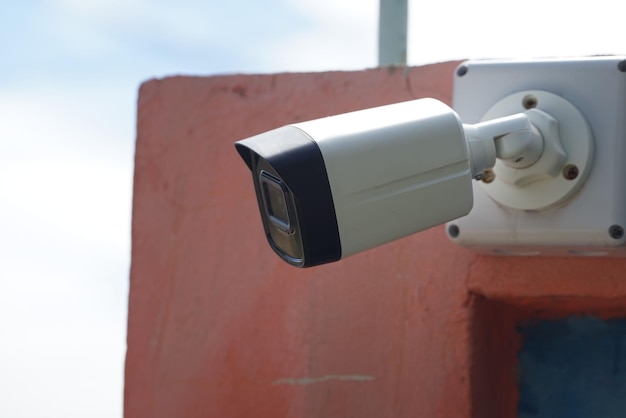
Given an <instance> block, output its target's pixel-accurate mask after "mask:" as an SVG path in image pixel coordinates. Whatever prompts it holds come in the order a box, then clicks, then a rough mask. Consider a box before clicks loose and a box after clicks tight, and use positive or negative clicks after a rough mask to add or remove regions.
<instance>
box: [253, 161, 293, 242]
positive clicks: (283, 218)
mask: <svg viewBox="0 0 626 418" xmlns="http://www.w3.org/2000/svg"><path fill="white" fill-rule="evenodd" d="M260 180H261V191H262V194H263V203H264V205H265V211H266V212H267V215H268V216H269V219H270V221H271V222H272V223H273V224H274V225H276V226H277V227H278V228H279V229H281V230H282V231H283V232H286V233H291V232H292V228H291V225H290V222H289V211H288V209H287V201H286V199H285V194H286V193H287V192H288V191H287V188H286V186H285V184H284V183H283V182H282V181H281V180H280V179H277V178H276V177H274V176H272V175H271V174H269V173H268V172H267V171H261V175H260Z"/></svg>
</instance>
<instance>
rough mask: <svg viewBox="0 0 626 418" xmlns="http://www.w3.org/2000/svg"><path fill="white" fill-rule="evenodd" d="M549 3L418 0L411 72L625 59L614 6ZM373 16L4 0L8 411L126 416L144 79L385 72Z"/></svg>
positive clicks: (361, 0)
mask: <svg viewBox="0 0 626 418" xmlns="http://www.w3.org/2000/svg"><path fill="white" fill-rule="evenodd" d="M546 3H547V2H544V1H538V0H528V1H526V2H524V3H516V4H515V6H513V5H510V4H506V6H503V4H504V3H502V2H496V1H491V0H478V1H475V2H461V1H450V2H431V4H424V3H423V2H419V3H418V4H415V7H414V6H413V3H410V20H409V21H410V24H409V28H410V29H409V30H410V38H409V63H410V64H413V65H416V64H422V63H427V62H436V61H443V60H450V59H460V58H465V57H468V58H490V57H507V56H513V57H526V56H562V55H587V54H600V53H616V54H617V53H623V52H624V48H625V47H624V45H623V36H622V33H621V29H620V28H621V27H622V26H621V25H622V22H621V18H620V16H621V14H620V13H618V12H615V13H610V12H607V10H611V8H614V7H615V6H613V5H612V3H611V2H610V1H608V0H597V1H596V2H594V10H589V9H588V8H586V6H585V7H584V6H582V5H581V6H579V8H576V7H573V6H571V4H570V3H568V2H564V1H560V0H559V1H554V2H549V3H550V4H546ZM503 7H504V9H503ZM377 8H378V2H377V0H344V1H341V2H338V1H336V0H266V1H263V2H260V1H252V0H247V1H246V0H229V1H216V0H208V1H200V0H177V1H166V0H153V1H148V0H40V1H34V0H23V1H9V0H0V215H1V216H0V341H1V342H2V344H0V393H2V394H3V395H2V397H0V416H3V417H4V416H7V417H41V416H45V417H64V418H68V417H85V416H89V417H100V416H101V417H115V416H118V417H119V416H121V411H122V390H123V386H122V384H123V360H124V354H125V349H126V345H125V333H126V305H127V297H128V295H127V292H128V273H129V264H130V213H131V197H132V170H133V165H132V164H133V152H134V138H135V131H134V123H135V112H136V99H137V90H138V87H139V85H140V83H141V82H142V81H145V80H147V79H149V78H153V77H162V76H166V75H173V74H194V75H212V74H223V73H259V72H263V73H269V72H283V71H322V70H336V69H340V70H345V69H351V70H352V69H362V68H369V67H373V66H375V65H376V36H377ZM505 9H506V10H505ZM564 10H567V13H566V14H564V13H563V11H564ZM596 10H597V12H596ZM493 16H498V18H496V19H494V18H493Z"/></svg>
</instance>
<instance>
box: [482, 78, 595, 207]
mask: <svg viewBox="0 0 626 418" xmlns="http://www.w3.org/2000/svg"><path fill="white" fill-rule="evenodd" d="M524 111H525V112H526V115H527V116H528V118H529V119H530V121H531V122H532V124H533V125H534V126H535V127H536V128H537V129H538V130H539V131H540V132H541V134H542V136H543V139H544V147H543V151H542V152H541V154H540V157H539V158H538V159H537V160H536V162H534V163H533V164H532V165H530V166H524V167H518V166H515V165H513V164H511V163H508V162H507V161H503V160H502V159H500V158H499V159H498V160H497V161H496V164H495V166H494V168H493V174H494V175H495V177H489V176H487V177H485V178H486V179H490V180H491V181H488V182H487V181H483V182H482V183H481V185H482V187H483V190H484V191H485V193H487V194H488V195H489V196H490V197H491V198H492V199H493V200H495V201H496V202H498V203H500V204H502V205H504V206H506V207H509V208H512V209H518V210H542V209H547V208H549V207H551V206H555V205H558V204H560V203H562V202H564V201H566V200H567V199H568V198H569V197H571V196H572V195H573V194H574V193H576V191H578V189H580V187H581V186H582V185H583V184H584V182H585V180H587V176H588V175H589V172H590V170H591V163H592V161H593V138H592V135H591V130H590V129H589V125H588V124H587V121H586V120H585V118H584V116H583V115H582V114H581V113H580V112H579V111H578V110H577V109H576V108H575V107H574V106H573V105H572V104H571V103H569V102H568V101H567V100H565V99H563V98H561V97H559V96H557V95H555V94H552V93H549V92H546V91H536V90H531V91H522V92H518V93H514V94H512V95H510V96H507V97H505V98H504V99H502V100H500V101H499V102H497V103H496V104H494V105H493V106H492V107H491V108H490V109H489V110H488V111H487V113H485V116H484V119H486V120H489V119H494V118H500V117H503V116H506V115H511V114H514V113H518V112H524ZM520 162H523V160H522V161H520Z"/></svg>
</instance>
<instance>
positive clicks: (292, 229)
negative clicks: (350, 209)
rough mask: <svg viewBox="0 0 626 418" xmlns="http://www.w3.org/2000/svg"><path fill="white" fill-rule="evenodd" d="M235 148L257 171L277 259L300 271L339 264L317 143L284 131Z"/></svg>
mask: <svg viewBox="0 0 626 418" xmlns="http://www.w3.org/2000/svg"><path fill="white" fill-rule="evenodd" d="M235 148H236V149H237V151H238V152H239V154H240V155H241V157H242V158H243V160H244V161H245V162H246V164H247V165H248V167H249V168H250V170H251V171H252V178H253V181H254V186H255V190H256V195H257V201H258V204H259V211H260V213H261V218H262V220H263V227H264V230H265V235H266V237H267V240H268V242H269V244H270V246H271V247H272V249H273V250H274V251H275V252H276V254H278V255H279V256H280V257H281V258H282V259H283V260H285V261H287V262H288V263H290V264H292V265H294V266H297V267H311V266H315V265H319V264H325V263H330V262H333V261H337V260H339V259H340V258H341V242H340V237H339V228H338V226H337V217H336V214H335V206H334V204H333V198H332V192H331V188H330V183H329V180H328V174H327V172H326V166H325V164H324V158H323V156H322V153H321V151H320V149H319V147H318V145H317V143H316V142H315V141H314V140H313V139H311V137H309V136H308V135H307V134H306V133H304V132H303V131H302V130H300V129H298V128H296V127H293V126H285V127H282V128H279V129H275V130H273V131H270V132H266V133H263V134H260V135H257V136H254V137H251V138H248V139H246V140H243V141H239V142H237V143H235Z"/></svg>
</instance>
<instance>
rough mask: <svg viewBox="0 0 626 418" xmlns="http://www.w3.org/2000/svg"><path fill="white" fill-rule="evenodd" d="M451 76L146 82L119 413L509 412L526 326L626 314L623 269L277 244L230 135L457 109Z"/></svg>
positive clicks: (406, 73)
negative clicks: (309, 254)
mask: <svg viewBox="0 0 626 418" xmlns="http://www.w3.org/2000/svg"><path fill="white" fill-rule="evenodd" d="M456 65H457V63H443V64H436V65H430V66H424V67H417V68H407V69H404V68H395V69H374V70H367V71H358V72H330V73H316V74H276V75H250V76H244V75H233V76H217V77H173V78H168V79H164V80H152V81H149V82H147V83H145V84H144V85H143V86H142V87H141V91H140V95H139V112H138V136H137V150H136V160H135V191H134V203H133V247H132V248H133V249H132V268H131V286H130V306H129V322H128V353H127V361H126V384H125V416H126V417H128V418H130V417H133V418H134V417H252V416H254V417H287V416H289V417H320V418H321V417H324V418H331V417H376V418H379V417H392V416H393V417H474V418H477V417H485V418H489V417H514V416H516V409H517V390H516V353H517V350H518V349H519V346H520V337H519V336H518V334H517V333H516V331H515V324H516V323H517V322H519V321H523V320H525V319H527V318H531V317H537V316H546V315H549V316H562V315H564V314H567V313H582V312H593V313H596V314H602V315H605V316H615V315H624V314H625V313H626V309H625V308H624V306H626V273H625V272H626V269H625V267H626V262H625V261H622V260H598V259H593V260H588V259H546V258H542V259H528V258H493V257H485V256H478V255H476V254H474V253H472V252H471V251H468V250H465V249H463V248H460V247H457V246H455V245H454V244H452V243H450V242H449V241H448V240H447V238H446V237H445V234H444V232H443V227H437V228H433V229H431V230H428V231H425V232H423V233H420V234H417V235H414V236H411V237H408V238H406V239H403V240H400V241H398V242H394V243H391V244H388V245H385V246H383V247H380V248H378V249H375V250H372V251H369V252H366V253H363V254H360V255H357V256H354V257H351V258H348V259H347V260H344V261H341V262H339V263H335V264H331V265H326V266H321V267H316V268H312V269H304V270H299V269H295V268H293V267H290V266H288V265H286V264H284V263H283V262H282V261H281V260H279V259H278V257H276V256H275V255H274V253H273V252H272V251H271V250H270V248H269V247H268V245H267V244H266V241H265V238H264V236H263V230H262V225H261V222H260V217H259V214H258V208H257V204H256V199H255V194H254V190H253V185H252V181H251V178H250V173H249V171H248V169H247V168H246V167H245V165H244V163H243V162H242V161H241V160H240V158H239V156H238V155H237V153H236V152H235V150H234V147H233V142H234V141H236V140H238V139H242V138H245V137H248V136H250V135H253V134H256V133H259V132H262V131H265V130H269V129H272V128H275V127H278V126H280V125H284V124H286V123H290V122H295V121H302V120H307V119H312V118H317V117H322V116H326V115H330V114H335V113H340V112H345V111H349V110H354V109H360V108H365V107H371V106H376V105H381V104H386V103H391V102H397V101H403V100H409V99H413V98H419V97H434V98H438V99H440V100H443V101H445V102H448V103H449V102H450V98H451V88H452V86H451V81H452V74H453V72H454V69H455V67H456Z"/></svg>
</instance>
